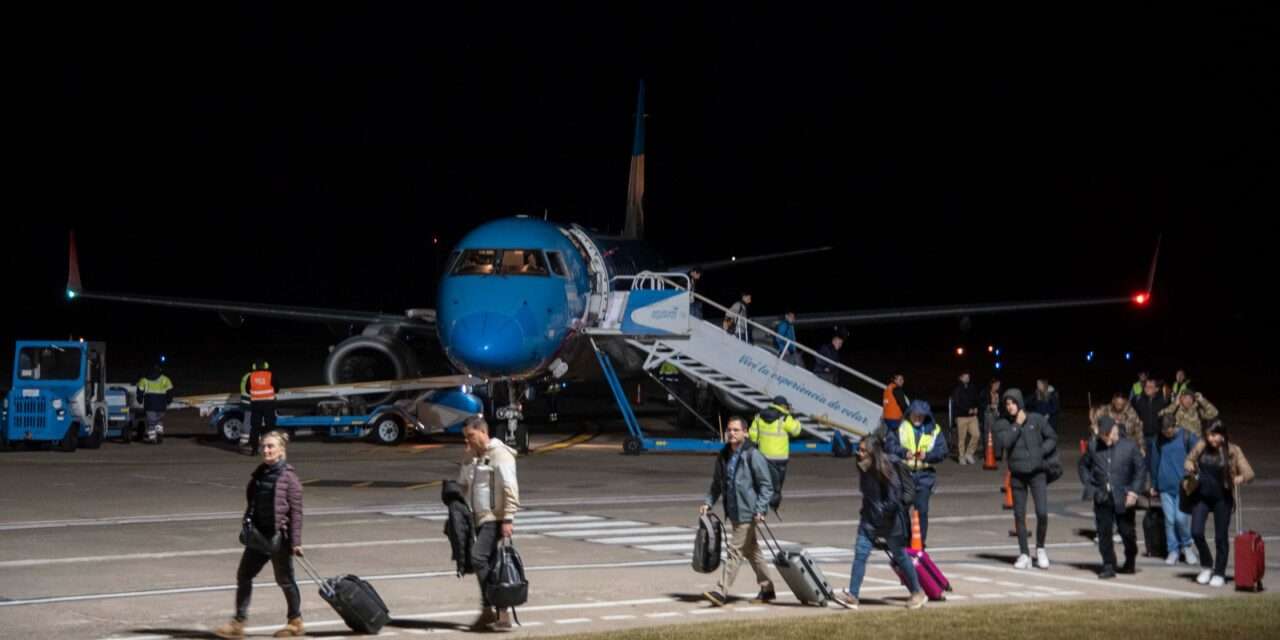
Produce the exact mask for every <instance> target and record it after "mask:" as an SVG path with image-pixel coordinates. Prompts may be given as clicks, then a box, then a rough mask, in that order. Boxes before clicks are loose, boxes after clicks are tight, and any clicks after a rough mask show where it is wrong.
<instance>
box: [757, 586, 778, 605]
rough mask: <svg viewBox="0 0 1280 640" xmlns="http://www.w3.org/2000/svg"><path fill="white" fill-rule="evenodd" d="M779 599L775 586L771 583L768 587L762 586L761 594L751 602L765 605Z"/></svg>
mask: <svg viewBox="0 0 1280 640" xmlns="http://www.w3.org/2000/svg"><path fill="white" fill-rule="evenodd" d="M777 599H778V593H777V592H776V591H774V590H773V584H772V583H770V584H768V585H760V593H757V594H756V597H755V598H752V599H751V601H752V602H754V603H756V604H764V603H766V602H773V601H774V600H777Z"/></svg>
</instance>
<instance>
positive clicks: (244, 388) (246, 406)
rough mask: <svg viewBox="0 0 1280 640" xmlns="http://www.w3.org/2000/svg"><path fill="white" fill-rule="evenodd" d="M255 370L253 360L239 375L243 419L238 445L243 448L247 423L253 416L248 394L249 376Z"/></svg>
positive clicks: (245, 442) (246, 438) (247, 443)
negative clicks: (247, 368)
mask: <svg viewBox="0 0 1280 640" xmlns="http://www.w3.org/2000/svg"><path fill="white" fill-rule="evenodd" d="M257 370H258V363H257V362H254V363H252V364H250V365H249V370H248V371H246V372H245V374H244V375H243V376H240V410H241V411H243V412H244V419H243V420H241V421H240V446H241V447H245V448H247V447H248V446H249V425H250V424H252V418H253V399H252V398H251V397H250V396H249V376H251V375H253V372H254V371H257Z"/></svg>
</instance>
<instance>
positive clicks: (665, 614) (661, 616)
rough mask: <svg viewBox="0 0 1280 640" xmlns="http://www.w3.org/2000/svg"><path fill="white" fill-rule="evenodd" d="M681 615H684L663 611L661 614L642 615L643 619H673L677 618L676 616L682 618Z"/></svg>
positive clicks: (677, 612)
mask: <svg viewBox="0 0 1280 640" xmlns="http://www.w3.org/2000/svg"><path fill="white" fill-rule="evenodd" d="M682 615H684V614H683V613H680V612H679V611H663V612H661V613H646V614H644V617H646V618H675V617H677V616H682Z"/></svg>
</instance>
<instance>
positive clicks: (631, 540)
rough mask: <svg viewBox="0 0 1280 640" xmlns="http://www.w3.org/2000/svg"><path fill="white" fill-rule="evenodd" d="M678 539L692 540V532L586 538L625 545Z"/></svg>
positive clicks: (591, 540)
mask: <svg viewBox="0 0 1280 640" xmlns="http://www.w3.org/2000/svg"><path fill="white" fill-rule="evenodd" d="M679 541H689V542H692V541H693V532H692V531H684V532H682V533H678V534H665V535H652V536H630V537H623V538H592V539H589V540H587V542H594V543H596V544H625V545H635V544H645V543H650V542H679Z"/></svg>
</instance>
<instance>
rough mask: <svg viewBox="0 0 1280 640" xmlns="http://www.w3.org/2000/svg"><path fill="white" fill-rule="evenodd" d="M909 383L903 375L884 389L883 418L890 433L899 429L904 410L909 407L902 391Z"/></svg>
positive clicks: (897, 375) (899, 375)
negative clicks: (903, 386)
mask: <svg viewBox="0 0 1280 640" xmlns="http://www.w3.org/2000/svg"><path fill="white" fill-rule="evenodd" d="M906 383H907V379H906V378H904V377H903V376H902V374H901V373H899V374H896V375H894V376H893V382H890V383H889V386H887V387H885V388H884V412H883V413H882V414H881V418H883V419H884V425H885V427H887V428H888V431H890V432H892V431H893V430H894V429H897V428H898V423H899V422H902V408H903V407H905V406H907V394H906V393H904V392H903V391H902V385H904V384H906Z"/></svg>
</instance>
